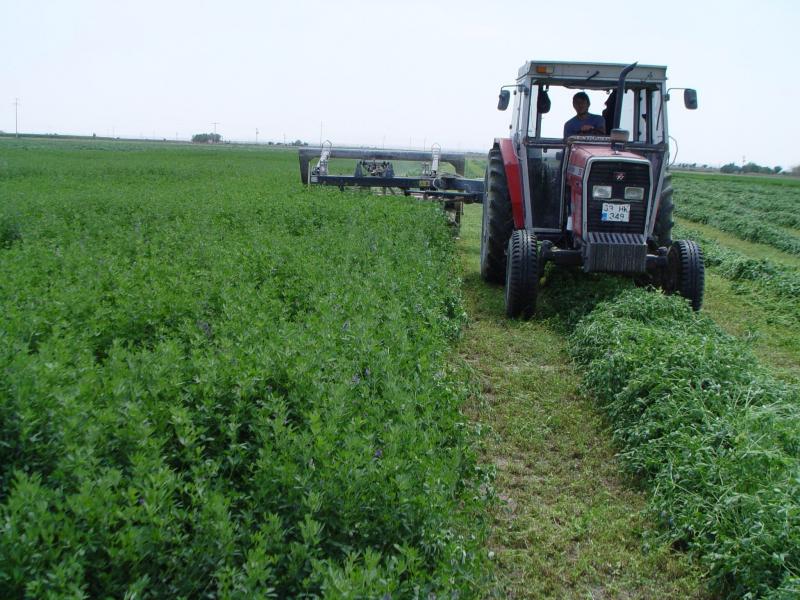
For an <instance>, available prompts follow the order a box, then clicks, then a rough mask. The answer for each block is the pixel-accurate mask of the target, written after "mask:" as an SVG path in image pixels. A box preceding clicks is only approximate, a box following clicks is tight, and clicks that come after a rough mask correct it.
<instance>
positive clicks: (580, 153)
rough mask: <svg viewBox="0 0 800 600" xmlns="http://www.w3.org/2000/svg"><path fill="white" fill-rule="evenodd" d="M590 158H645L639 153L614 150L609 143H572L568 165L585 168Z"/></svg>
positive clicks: (622, 159) (640, 159)
mask: <svg viewBox="0 0 800 600" xmlns="http://www.w3.org/2000/svg"><path fill="white" fill-rule="evenodd" d="M592 158H604V159H609V160H619V161H629V160H633V161H637V162H638V161H642V160H645V161H646V160H647V159H646V158H644V157H643V156H642V155H640V154H635V153H633V152H628V151H627V150H614V149H612V148H611V145H610V144H609V145H605V144H604V145H599V144H581V143H577V144H572V145H571V146H570V151H569V164H570V166H574V167H579V168H585V167H586V164H587V163H588V162H589V160H590V159H592Z"/></svg>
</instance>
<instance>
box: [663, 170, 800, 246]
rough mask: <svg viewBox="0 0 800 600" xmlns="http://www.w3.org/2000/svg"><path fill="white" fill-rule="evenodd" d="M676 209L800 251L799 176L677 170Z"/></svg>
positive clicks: (692, 218) (748, 237)
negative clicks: (679, 171) (705, 173)
mask: <svg viewBox="0 0 800 600" xmlns="http://www.w3.org/2000/svg"><path fill="white" fill-rule="evenodd" d="M674 180H675V181H674V187H675V190H676V194H678V195H679V196H680V198H681V199H682V202H681V203H680V204H678V207H677V210H676V214H677V215H678V216H680V217H683V218H685V219H688V220H690V221H696V222H698V223H706V224H708V225H712V226H714V227H716V228H718V229H721V230H723V231H726V232H729V233H731V234H733V235H735V236H737V237H740V238H741V239H743V240H748V241H751V242H759V243H762V244H768V245H770V246H774V247H775V248H778V249H779V250H783V251H784V252H787V253H789V254H794V255H800V180H798V179H797V178H794V177H792V178H788V177H746V176H745V177H739V176H731V175H691V174H687V173H676V174H675V176H674Z"/></svg>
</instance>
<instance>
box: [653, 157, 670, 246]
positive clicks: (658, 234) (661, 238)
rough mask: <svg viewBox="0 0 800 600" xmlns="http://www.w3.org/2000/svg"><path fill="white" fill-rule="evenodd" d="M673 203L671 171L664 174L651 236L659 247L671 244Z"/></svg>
mask: <svg viewBox="0 0 800 600" xmlns="http://www.w3.org/2000/svg"><path fill="white" fill-rule="evenodd" d="M674 210H675V204H674V202H673V200H672V173H667V174H666V175H664V185H663V186H662V188H661V201H660V202H659V204H658V214H656V222H655V225H654V226H653V238H654V239H655V242H656V244H657V245H658V247H659V248H661V247H664V248H669V247H670V245H671V244H672V227H673V226H674V225H675V222H674V221H673V220H672V213H673V211H674Z"/></svg>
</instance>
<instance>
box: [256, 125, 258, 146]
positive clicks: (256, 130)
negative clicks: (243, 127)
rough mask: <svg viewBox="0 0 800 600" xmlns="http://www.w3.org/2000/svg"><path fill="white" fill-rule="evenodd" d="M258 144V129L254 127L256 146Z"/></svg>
mask: <svg viewBox="0 0 800 600" xmlns="http://www.w3.org/2000/svg"><path fill="white" fill-rule="evenodd" d="M257 143H258V127H256V144H257Z"/></svg>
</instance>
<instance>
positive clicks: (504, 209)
mask: <svg viewBox="0 0 800 600" xmlns="http://www.w3.org/2000/svg"><path fill="white" fill-rule="evenodd" d="M484 190H485V192H484V195H483V224H482V226H481V277H483V279H485V280H486V281H489V282H491V283H503V281H504V280H505V278H506V256H505V251H506V244H507V243H508V239H509V238H510V237H511V232H512V231H513V230H514V216H513V214H512V212H511V196H510V195H509V193H508V182H507V181H506V170H505V167H504V166H503V157H502V155H501V154H500V149H499V148H497V147H494V148H492V150H491V151H490V152H489V164H488V166H487V167H486V177H485V179H484Z"/></svg>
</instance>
